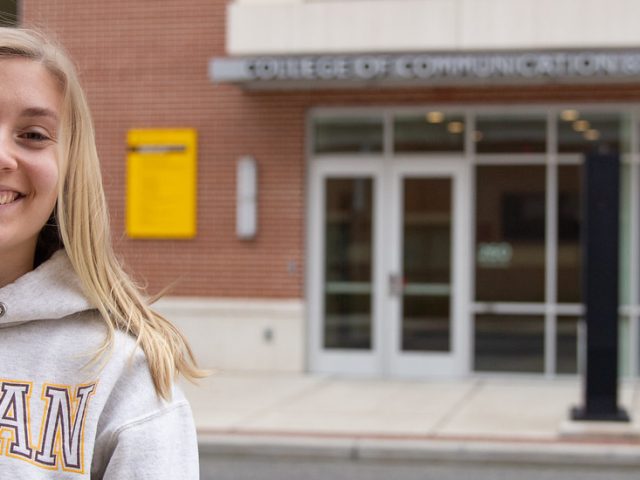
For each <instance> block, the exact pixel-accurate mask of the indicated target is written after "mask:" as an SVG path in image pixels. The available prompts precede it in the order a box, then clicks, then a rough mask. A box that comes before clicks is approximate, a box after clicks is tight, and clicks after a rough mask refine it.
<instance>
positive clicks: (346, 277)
mask: <svg viewBox="0 0 640 480" xmlns="http://www.w3.org/2000/svg"><path fill="white" fill-rule="evenodd" d="M325 186H326V190H325V192H326V204H325V219H326V220H325V324H324V326H325V328H324V345H325V348H355V349H370V348H371V329H372V327H371V323H372V322H371V317H372V307H371V303H372V302H371V299H372V296H371V295H372V267H373V265H372V256H371V255H372V245H373V240H372V235H373V233H372V232H373V230H372V223H373V212H372V210H373V197H372V195H373V180H372V179H371V178H329V179H327V180H326V184H325Z"/></svg>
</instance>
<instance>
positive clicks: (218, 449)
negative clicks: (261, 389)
mask: <svg viewBox="0 0 640 480" xmlns="http://www.w3.org/2000/svg"><path fill="white" fill-rule="evenodd" d="M198 443H199V447H200V455H202V456H206V455H213V456H266V457H269V456H281V457H292V458H304V457H306V458H324V459H336V460H352V461H389V462H396V461H398V462H399V461H411V462H443V463H449V462H468V463H494V464H495V463H497V464H523V463H526V464H533V465H543V464H544V465H546V466H550V465H555V466H569V467H570V466H574V465H576V464H579V465H581V466H585V465H586V466H593V467H611V466H615V467H628V468H632V467H635V468H637V467H640V445H631V444H603V443H577V442H576V443H569V442H563V441H548V442H539V441H530V440H526V441H523V440H521V439H514V440H511V441H509V440H495V439H487V440H455V439H445V440H438V439H427V440H415V439H379V438H365V437H356V438H348V437H331V436H311V435H294V434H291V435H270V434H268V433H265V434H243V433H238V432H229V433H201V434H200V435H199V436H198Z"/></svg>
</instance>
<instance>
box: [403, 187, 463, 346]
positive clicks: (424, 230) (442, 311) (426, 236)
mask: <svg viewBox="0 0 640 480" xmlns="http://www.w3.org/2000/svg"><path fill="white" fill-rule="evenodd" d="M403 208H404V211H403V216H404V219H403V273H404V288H403V297H402V300H403V301H402V309H403V312H402V348H403V350H414V351H415V350H420V351H439V352H443V351H445V352H446V351H449V350H450V349H451V340H450V336H451V332H450V321H449V318H450V317H449V308H450V307H449V304H450V297H451V284H450V278H451V179H449V178H410V179H406V180H405V181H404V202H403Z"/></svg>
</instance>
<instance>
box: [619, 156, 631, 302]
mask: <svg viewBox="0 0 640 480" xmlns="http://www.w3.org/2000/svg"><path fill="white" fill-rule="evenodd" d="M631 181H632V179H631V166H630V165H629V164H628V163H623V164H622V165H621V166H620V252H619V257H620V269H619V272H618V282H619V285H620V287H619V289H620V290H619V301H620V304H621V305H629V304H631V210H632V209H631Z"/></svg>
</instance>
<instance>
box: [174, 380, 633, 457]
mask: <svg viewBox="0 0 640 480" xmlns="http://www.w3.org/2000/svg"><path fill="white" fill-rule="evenodd" d="M185 390H186V392H187V395H188V396H189V398H190V401H191V404H192V408H193V410H194V416H195V419H196V423H197V427H198V431H199V436H200V444H201V450H202V451H203V452H205V454H217V453H221V454H229V455H234V454H247V453H253V454H259V455H264V454H266V455H269V454H278V455H281V454H283V453H286V454H287V455H294V456H295V455H300V456H304V457H317V456H324V457H333V458H363V459H364V458H371V459H385V458H386V459H393V458H395V459H405V460H406V459H412V458H413V459H420V460H424V459H427V458H431V459H437V460H443V459H444V460H446V459H447V458H449V459H456V461H458V460H460V459H461V458H462V459H464V458H466V459H468V460H470V461H482V460H483V459H491V460H492V461H500V462H511V461H514V462H519V461H527V462H529V463H531V462H533V463H538V462H539V463H540V464H543V463H544V464H548V463H549V462H551V461H552V462H553V463H555V464H558V465H561V464H569V465H570V464H574V463H575V462H587V463H592V464H593V465H594V467H595V466H598V465H607V464H610V463H615V464H618V465H626V466H629V467H631V466H640V423H639V422H640V398H638V395H637V386H636V385H635V384H634V383H623V384H622V386H621V392H620V403H621V406H623V407H624V408H626V409H627V410H628V412H629V413H630V414H631V416H632V420H633V421H632V422H631V423H629V424H609V423H601V422H596V423H594V422H589V423H584V422H583V423H575V422H570V421H569V409H570V408H571V407H572V406H575V405H577V404H580V403H581V398H580V392H581V387H580V383H579V381H578V380H576V379H571V380H566V379H559V380H546V379H541V378H530V379H522V378H518V379H508V378H492V379H477V378H476V379H466V380H455V381H454V380H451V381H443V380H430V381H398V380H347V379H339V378H333V377H329V376H320V375H274V374H249V373H219V374H216V375H214V376H213V377H210V378H208V379H206V380H204V381H203V382H201V384H200V386H198V387H194V386H191V385H186V386H185Z"/></svg>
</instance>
